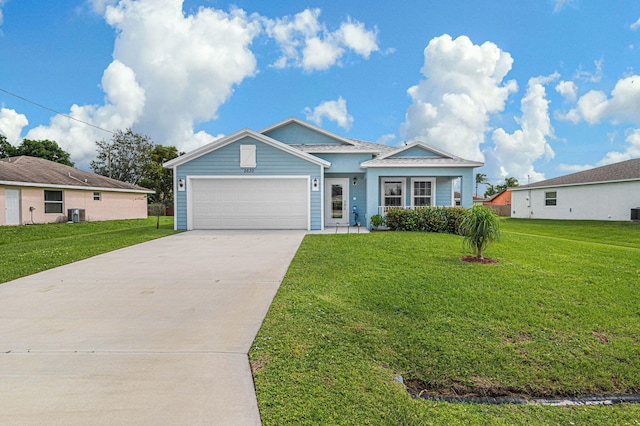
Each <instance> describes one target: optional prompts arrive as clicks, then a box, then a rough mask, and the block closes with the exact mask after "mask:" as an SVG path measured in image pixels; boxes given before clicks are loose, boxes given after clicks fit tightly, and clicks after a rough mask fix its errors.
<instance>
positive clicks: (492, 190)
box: [484, 184, 500, 198]
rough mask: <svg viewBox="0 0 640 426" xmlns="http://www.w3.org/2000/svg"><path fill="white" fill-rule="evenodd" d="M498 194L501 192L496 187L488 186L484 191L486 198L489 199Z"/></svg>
mask: <svg viewBox="0 0 640 426" xmlns="http://www.w3.org/2000/svg"><path fill="white" fill-rule="evenodd" d="M498 192H500V191H498V189H497V187H496V185H491V184H487V189H485V191H484V198H489V197H491V196H492V195H496V194H497V193H498Z"/></svg>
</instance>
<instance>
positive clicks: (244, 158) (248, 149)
mask: <svg viewBox="0 0 640 426" xmlns="http://www.w3.org/2000/svg"><path fill="white" fill-rule="evenodd" d="M256 166H257V162H256V146H255V145H240V167H241V168H243V169H253V168H255V167H256Z"/></svg>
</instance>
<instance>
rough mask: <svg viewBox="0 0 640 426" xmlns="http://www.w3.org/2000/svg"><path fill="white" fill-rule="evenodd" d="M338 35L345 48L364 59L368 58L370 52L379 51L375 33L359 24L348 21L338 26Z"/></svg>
mask: <svg viewBox="0 0 640 426" xmlns="http://www.w3.org/2000/svg"><path fill="white" fill-rule="evenodd" d="M338 34H339V38H340V40H341V41H342V43H343V44H344V45H345V46H347V47H348V48H350V49H353V50H354V51H355V52H356V53H357V54H358V55H361V56H364V57H365V58H369V55H371V53H372V52H376V51H378V50H380V48H379V47H378V42H377V39H378V34H377V31H376V30H374V31H368V30H367V29H366V28H365V27H364V24H363V23H361V22H352V21H351V19H349V20H348V21H347V22H344V23H342V25H340V30H339V31H338Z"/></svg>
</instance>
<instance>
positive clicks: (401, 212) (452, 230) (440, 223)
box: [386, 207, 466, 235]
mask: <svg viewBox="0 0 640 426" xmlns="http://www.w3.org/2000/svg"><path fill="white" fill-rule="evenodd" d="M465 211H466V209H464V208H462V207H420V208H417V209H413V210H405V209H390V210H389V211H387V217H386V223H387V226H388V227H389V228H390V229H392V230H394V231H421V232H440V233H445V234H457V235H459V234H460V233H459V231H458V229H459V228H460V222H462V219H463V217H464V212H465Z"/></svg>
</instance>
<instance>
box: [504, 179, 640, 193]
mask: <svg viewBox="0 0 640 426" xmlns="http://www.w3.org/2000/svg"><path fill="white" fill-rule="evenodd" d="M625 182H640V178H634V179H616V180H603V181H597V182H579V183H563V184H556V185H538V186H531V185H524V186H516V187H514V188H509V189H510V190H512V191H526V190H531V189H548V188H562V187H568V186H584V185H604V184H607V183H625Z"/></svg>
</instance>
